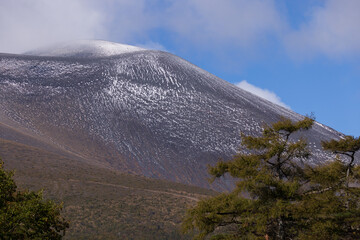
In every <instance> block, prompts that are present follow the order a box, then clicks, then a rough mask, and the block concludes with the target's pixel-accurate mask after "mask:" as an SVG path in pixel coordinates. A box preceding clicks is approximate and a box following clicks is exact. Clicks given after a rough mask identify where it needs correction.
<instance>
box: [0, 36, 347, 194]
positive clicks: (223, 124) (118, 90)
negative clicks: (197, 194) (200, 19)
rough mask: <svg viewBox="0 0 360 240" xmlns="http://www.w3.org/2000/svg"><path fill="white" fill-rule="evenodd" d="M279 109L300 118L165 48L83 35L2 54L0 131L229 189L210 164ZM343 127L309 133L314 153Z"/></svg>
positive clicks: (120, 166)
mask: <svg viewBox="0 0 360 240" xmlns="http://www.w3.org/2000/svg"><path fill="white" fill-rule="evenodd" d="M281 116H285V117H288V118H290V119H292V120H299V119H302V118H303V116H301V115H299V114H297V113H295V112H293V111H291V110H289V109H286V108H283V107H281V106H278V105H275V104H273V103H271V102H268V101H266V100H264V99H262V98H259V97H257V96H255V95H253V94H251V93H249V92H246V91H244V90H242V89H240V88H238V87H236V86H234V85H232V84H230V83H228V82H226V81H224V80H222V79H220V78H218V77H216V76H214V75H212V74H210V73H208V72H206V71H204V70H203V69H201V68H199V67H197V66H195V65H193V64H191V63H189V62H187V61H186V60H184V59H181V58H179V57H177V56H175V55H173V54H170V53H167V52H162V51H152V50H145V49H141V48H137V47H132V46H127V45H122V44H115V43H109V42H104V41H82V42H80V43H79V42H77V43H75V44H65V45H61V46H59V47H53V48H50V49H40V50H37V51H33V52H28V53H27V54H23V55H12V54H1V55H0V130H1V131H0V138H3V139H6V140H12V141H17V142H19V143H23V144H27V145H30V146H34V147H39V148H42V149H46V150H47V151H50V152H53V153H57V154H62V155H64V156H68V157H72V158H74V159H76V161H79V162H86V163H87V164H93V165H94V166H95V165H96V166H99V167H102V168H106V169H114V170H119V171H122V172H125V173H133V174H138V175H142V176H146V177H151V178H158V179H166V180H171V181H176V182H180V183H186V184H192V185H197V186H202V187H208V188H209V187H212V188H215V189H227V188H229V187H231V186H232V182H231V181H230V180H229V179H225V180H224V181H223V182H216V183H215V184H212V185H209V183H208V181H207V178H208V175H207V165H208V164H214V163H215V162H216V161H217V160H218V159H219V158H223V159H228V158H229V157H231V156H232V155H233V154H234V153H236V151H237V149H238V147H239V144H240V132H243V133H245V134H254V135H257V134H259V133H260V131H261V128H262V126H263V124H265V123H271V122H274V121H277V120H279V119H280V117H281ZM341 135H342V134H341V133H339V132H336V131H335V130H333V129H331V128H329V127H326V126H324V125H322V124H320V123H315V125H314V127H313V128H312V129H311V130H310V131H308V132H306V133H304V136H305V137H306V138H307V139H308V140H309V142H310V146H311V148H312V151H313V154H314V158H313V161H314V163H319V162H321V161H326V160H327V159H328V158H329V156H330V155H329V154H328V153H325V152H323V151H322V150H321V144H320V141H321V140H329V139H333V138H339V137H341Z"/></svg>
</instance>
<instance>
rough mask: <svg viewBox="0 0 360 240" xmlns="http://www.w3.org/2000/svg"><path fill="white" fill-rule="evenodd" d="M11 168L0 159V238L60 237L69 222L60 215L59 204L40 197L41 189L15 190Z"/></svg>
mask: <svg viewBox="0 0 360 240" xmlns="http://www.w3.org/2000/svg"><path fill="white" fill-rule="evenodd" d="M16 189H17V186H16V184H15V182H14V180H13V172H8V171H5V170H4V168H3V162H2V160H1V159H0V238H1V239H61V238H62V236H63V235H64V234H65V229H66V228H68V227H69V223H68V222H67V221H65V220H64V219H63V218H62V217H61V216H60V211H61V208H62V206H61V205H57V204H55V203H54V202H52V201H50V200H44V199H43V196H42V192H41V191H40V192H30V191H24V192H18V191H17V190H16Z"/></svg>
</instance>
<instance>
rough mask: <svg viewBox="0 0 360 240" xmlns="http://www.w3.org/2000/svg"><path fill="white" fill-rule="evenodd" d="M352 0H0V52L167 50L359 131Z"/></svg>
mask: <svg viewBox="0 0 360 240" xmlns="http://www.w3.org/2000/svg"><path fill="white" fill-rule="evenodd" d="M359 30H360V1H359V0H321V1H320V0H52V1H47V0H32V1H31V3H30V1H27V0H12V1H2V0H0V31H1V33H2V34H1V35H0V52H11V53H21V52H24V51H27V50H30V49H34V48H37V47H41V46H45V45H50V44H53V43H56V42H61V41H69V40H75V39H103V40H109V41H114V42H120V43H127V44H131V45H137V46H144V47H148V48H153V49H160V50H165V51H169V52H171V53H173V54H176V55H178V56H180V57H182V58H185V59H186V60H188V61H190V62H192V63H194V64H196V65H198V66H200V67H201V68H204V69H205V70H207V71H209V72H211V73H213V74H215V75H217V76H219V77H221V78H223V79H225V80H227V81H229V82H231V83H234V84H237V85H239V86H241V87H243V88H246V89H248V90H250V91H253V92H254V93H256V94H258V95H260V96H262V97H264V98H268V99H270V100H272V101H275V102H277V103H279V104H283V105H285V106H288V107H290V108H291V109H292V110H294V111H295V112H298V113H301V114H310V113H314V114H315V116H316V119H317V120H318V121H319V122H321V123H324V124H326V125H328V126H330V127H332V128H334V129H336V130H338V131H341V132H343V133H345V134H350V135H355V136H359V135H360V124H359V123H360V106H359V105H360V31H359Z"/></svg>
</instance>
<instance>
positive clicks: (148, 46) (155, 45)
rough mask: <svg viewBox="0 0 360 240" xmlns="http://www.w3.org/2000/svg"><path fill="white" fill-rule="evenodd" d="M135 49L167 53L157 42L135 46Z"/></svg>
mask: <svg viewBox="0 0 360 240" xmlns="http://www.w3.org/2000/svg"><path fill="white" fill-rule="evenodd" d="M136 46H137V47H141V48H145V49H150V50H160V51H168V50H167V49H166V48H165V47H164V46H163V45H161V44H160V43H157V42H152V41H149V42H146V43H144V44H137V45H136Z"/></svg>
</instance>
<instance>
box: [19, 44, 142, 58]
mask: <svg viewBox="0 0 360 240" xmlns="http://www.w3.org/2000/svg"><path fill="white" fill-rule="evenodd" d="M144 50H146V49H144V48H140V47H134V46H130V45H126V44H120V43H114V42H108V41H102V40H79V41H75V42H68V43H63V44H58V45H55V46H51V47H47V48H41V49H37V50H34V51H29V52H26V53H25V54H26V55H34V56H51V57H109V56H114V55H120V54H123V53H130V52H137V51H144Z"/></svg>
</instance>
